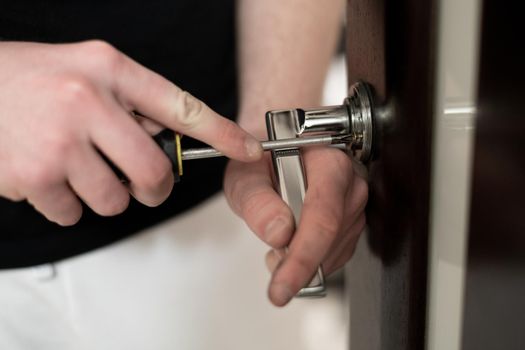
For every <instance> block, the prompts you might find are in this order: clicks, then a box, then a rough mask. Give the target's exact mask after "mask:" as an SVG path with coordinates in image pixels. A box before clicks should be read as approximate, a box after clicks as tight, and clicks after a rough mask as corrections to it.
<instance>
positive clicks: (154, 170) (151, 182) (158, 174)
mask: <svg viewBox="0 0 525 350" xmlns="http://www.w3.org/2000/svg"><path fill="white" fill-rule="evenodd" d="M146 169H147V170H145V172H144V177H143V178H142V180H141V183H140V185H141V187H143V188H144V189H145V190H149V191H156V190H158V189H159V188H160V187H162V186H163V185H164V184H165V183H166V181H167V180H168V179H169V178H170V177H171V176H172V171H173V170H172V165H171V163H170V161H169V160H168V159H167V158H166V157H164V156H163V157H159V159H158V160H157V161H154V162H152V164H151V165H150V166H149V167H147V168H146ZM158 204H160V203H158Z"/></svg>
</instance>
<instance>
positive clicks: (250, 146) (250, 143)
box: [244, 137, 263, 159]
mask: <svg viewBox="0 0 525 350" xmlns="http://www.w3.org/2000/svg"><path fill="white" fill-rule="evenodd" d="M244 147H245V148H246V153H248V156H249V157H250V158H254V159H258V158H260V157H261V155H262V152H263V149H262V146H261V143H260V142H259V141H257V140H256V139H254V138H253V137H247V138H246V141H244Z"/></svg>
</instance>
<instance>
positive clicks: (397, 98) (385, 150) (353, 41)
mask: <svg viewBox="0 0 525 350" xmlns="http://www.w3.org/2000/svg"><path fill="white" fill-rule="evenodd" d="M347 18H348V20H347V38H346V40H347V41H346V42H347V61H348V67H347V69H348V81H349V83H350V84H351V83H353V82H355V81H357V80H364V81H367V82H369V83H371V84H372V86H373V87H374V89H375V93H376V95H377V98H378V100H379V101H380V102H382V103H386V104H387V105H388V106H387V107H388V109H389V110H390V111H391V112H394V113H392V115H394V119H393V120H391V121H389V122H388V123H385V124H384V125H378V124H381V121H379V122H378V123H376V126H377V127H379V129H381V130H382V131H381V132H382V134H383V135H381V137H380V139H381V145H380V147H379V155H378V157H377V159H376V160H374V161H372V162H371V164H370V169H369V183H370V199H369V205H368V212H367V218H368V225H369V230H368V232H367V233H366V235H365V236H364V237H362V239H361V240H360V243H359V246H358V249H357V250H356V254H355V256H354V258H353V259H352V261H351V263H350V266H349V268H348V269H347V274H346V277H347V278H346V284H347V289H348V291H349V296H350V349H352V350H376V349H385V350H386V349H388V350H396V349H418V350H419V349H423V348H424V334H425V317H426V316H425V309H426V285H427V283H426V280H427V251H428V250H427V245H428V225H429V193H430V164H431V133H432V115H433V96H434V56H433V55H434V50H435V37H434V24H435V13H434V1H433V0H400V1H382V0H350V1H349V2H348V15H347ZM383 122H384V120H383Z"/></svg>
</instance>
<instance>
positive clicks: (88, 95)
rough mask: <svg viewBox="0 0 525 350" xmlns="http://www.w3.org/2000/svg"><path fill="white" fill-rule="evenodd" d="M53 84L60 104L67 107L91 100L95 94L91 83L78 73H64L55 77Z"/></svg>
mask: <svg viewBox="0 0 525 350" xmlns="http://www.w3.org/2000/svg"><path fill="white" fill-rule="evenodd" d="M53 85H54V86H53V89H54V91H55V92H56V94H57V96H58V98H59V102H60V103H61V106H63V107H67V108H71V107H77V106H79V104H80V103H86V101H91V100H92V98H93V96H94V94H95V88H94V86H93V84H92V83H91V82H90V81H89V79H87V78H86V77H83V76H82V75H80V74H65V75H62V76H60V77H57V78H55V79H54V82H53Z"/></svg>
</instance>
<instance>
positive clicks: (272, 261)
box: [266, 250, 282, 273]
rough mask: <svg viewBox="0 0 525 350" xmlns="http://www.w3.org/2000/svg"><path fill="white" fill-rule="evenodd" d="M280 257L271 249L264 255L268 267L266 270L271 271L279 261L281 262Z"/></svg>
mask: <svg viewBox="0 0 525 350" xmlns="http://www.w3.org/2000/svg"><path fill="white" fill-rule="evenodd" d="M281 260H282V258H281V257H280V256H279V255H278V254H277V253H276V251H275V250H271V251H270V252H269V253H268V254H267V255H266V267H267V268H268V271H269V272H270V273H273V272H274V271H275V269H276V268H277V266H278V265H279V263H280V262H281Z"/></svg>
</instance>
